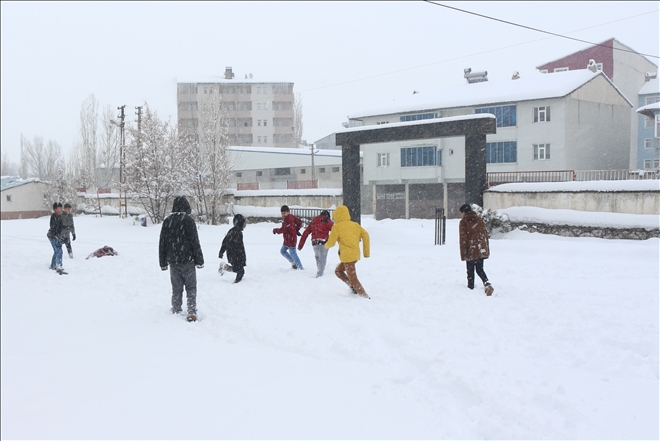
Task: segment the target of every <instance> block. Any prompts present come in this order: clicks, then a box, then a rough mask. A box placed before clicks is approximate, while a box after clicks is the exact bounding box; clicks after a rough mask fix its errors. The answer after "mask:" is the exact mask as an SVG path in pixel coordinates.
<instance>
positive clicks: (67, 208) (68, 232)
mask: <svg viewBox="0 0 660 441" xmlns="http://www.w3.org/2000/svg"><path fill="white" fill-rule="evenodd" d="M62 239H64V245H66V250H67V252H68V253H69V258H71V259H73V249H71V241H72V240H76V227H75V226H74V225H73V214H71V204H69V203H68V202H67V203H66V204H64V211H63V212H62Z"/></svg>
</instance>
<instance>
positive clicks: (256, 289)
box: [0, 216, 659, 439]
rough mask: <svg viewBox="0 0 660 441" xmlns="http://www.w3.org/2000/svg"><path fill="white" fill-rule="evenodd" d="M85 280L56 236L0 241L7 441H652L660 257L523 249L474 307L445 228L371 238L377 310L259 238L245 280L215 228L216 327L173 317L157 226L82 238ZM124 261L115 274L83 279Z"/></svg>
mask: <svg viewBox="0 0 660 441" xmlns="http://www.w3.org/2000/svg"><path fill="white" fill-rule="evenodd" d="M75 223H76V231H77V237H78V239H77V240H76V241H75V242H73V246H74V252H75V258H74V259H73V260H70V259H69V258H68V257H66V254H65V257H64V264H65V268H66V269H67V270H68V271H69V275H65V276H60V275H58V274H56V273H54V272H53V271H50V270H49V269H48V265H49V263H50V258H51V255H52V249H51V247H50V244H49V242H48V240H47V239H46V230H47V229H48V218H41V219H32V220H14V221H2V223H1V225H0V226H1V230H2V247H1V253H2V271H1V274H2V276H1V282H2V305H1V306H2V329H1V331H2V384H1V386H2V392H1V394H2V415H1V417H2V434H1V435H2V438H3V439H38V438H40V439H101V438H103V439H126V438H130V439H145V438H149V439H202V438H205V439H208V438H215V439H259V438H268V439H347V438H348V439H425V438H426V439H428V438H433V439H447V438H451V439H477V438H492V439H658V437H659V417H658V415H659V409H658V402H659V394H658V391H659V388H658V343H659V328H658V311H659V305H658V288H659V274H658V272H659V269H658V268H659V241H658V239H651V240H646V241H623V240H604V239H595V238H565V237H556V236H547V235H542V234H533V233H527V232H522V231H513V232H511V233H507V234H504V235H498V236H496V237H494V238H492V239H491V256H492V257H491V258H490V259H488V260H487V261H486V265H485V269H486V272H487V273H488V275H489V277H490V279H491V281H492V282H493V285H494V286H495V294H494V295H493V297H486V296H485V295H484V293H483V291H482V290H480V289H476V290H474V291H470V290H468V289H467V288H466V282H465V266H464V263H463V262H461V261H460V258H459V253H458V244H457V230H458V221H457V220H449V221H448V222H447V229H448V232H447V244H446V245H444V246H436V245H433V239H434V231H433V221H432V220H383V221H374V220H373V219H372V218H371V217H363V220H362V225H363V226H364V227H365V228H366V229H367V231H369V233H370V235H371V248H372V249H371V252H372V257H371V258H369V259H362V260H360V262H359V263H358V265H357V270H358V276H359V278H360V280H361V281H362V283H363V285H364V286H365V288H366V290H367V292H368V293H369V294H370V295H371V300H366V299H362V298H358V297H356V296H354V295H352V294H350V293H349V290H348V288H347V287H346V286H345V285H343V284H342V283H341V282H340V281H339V280H338V279H337V278H336V277H335V276H334V274H333V268H334V266H335V265H336V263H337V262H338V258H337V254H336V251H337V249H336V248H334V249H332V250H331V251H330V253H329V255H328V260H329V262H328V268H327V270H326V275H325V276H324V277H323V278H320V279H315V278H313V276H314V272H315V271H314V269H315V264H314V260H313V253H312V249H311V246H310V245H309V243H308V244H307V245H306V247H305V249H303V251H302V252H301V253H300V254H301V258H302V261H303V264H304V265H305V267H306V270H305V271H294V270H292V269H291V267H290V265H289V264H288V263H287V262H286V261H285V260H284V259H283V258H282V257H281V256H280V255H279V248H280V246H281V241H282V237H281V236H274V235H273V234H272V232H271V230H272V228H273V227H274V225H275V224H272V223H260V224H250V225H248V226H247V228H246V230H245V242H246V248H247V254H248V267H247V268H246V276H245V280H244V281H243V282H242V283H240V284H237V285H234V284H232V281H233V274H226V275H224V276H222V277H221V276H220V275H219V274H218V273H217V271H216V270H217V266H218V262H219V259H218V257H217V253H218V250H219V248H220V243H221V241H222V238H223V237H224V235H225V233H226V232H227V230H228V229H229V226H228V225H222V226H200V228H199V234H200V239H201V242H202V247H203V251H204V256H205V259H206V266H205V267H204V269H202V270H199V271H198V285H199V293H198V308H199V317H200V319H201V320H200V321H199V322H197V323H187V322H186V321H185V320H184V318H183V316H173V315H172V314H170V312H169V306H170V282H169V275H168V273H166V272H162V271H161V270H160V268H159V265H158V258H157V247H158V235H159V232H160V225H151V224H149V225H148V226H147V227H146V228H145V227H141V226H140V225H139V224H138V223H135V224H134V222H133V220H132V219H125V220H121V219H118V218H117V217H103V218H97V217H94V216H78V217H76V218H75ZM103 245H109V246H112V247H114V248H115V249H116V250H117V251H118V252H119V253H120V254H119V256H116V257H103V258H93V259H89V260H85V257H86V256H87V255H88V254H89V253H91V252H92V251H94V250H96V249H97V248H100V247H102V246H103Z"/></svg>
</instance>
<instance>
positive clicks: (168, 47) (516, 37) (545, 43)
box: [0, 0, 660, 162]
mask: <svg viewBox="0 0 660 441" xmlns="http://www.w3.org/2000/svg"><path fill="white" fill-rule="evenodd" d="M438 3H441V4H445V5H449V6H452V7H457V8H461V9H466V10H469V11H472V12H475V13H479V14H483V15H488V16H492V17H496V18H499V19H502V20H506V21H511V22H516V23H519V24H523V25H525V26H529V27H535V28H540V29H543V30H546V31H549V32H553V33H558V34H564V35H568V36H570V37H573V38H577V39H580V40H586V41H589V42H593V43H601V42H603V41H605V40H607V39H609V38H611V37H614V38H616V39H618V40H619V41H621V42H622V43H624V44H626V45H628V46H630V47H631V48H633V49H634V50H636V51H638V52H640V53H644V54H650V55H654V56H656V57H657V56H658V53H659V48H658V46H659V41H660V32H659V29H658V28H659V22H660V19H659V13H658V9H659V5H660V3H659V2H631V1H629V2H438ZM1 43H2V64H1V66H2V91H1V92H2V93H1V95H0V96H1V99H2V144H1V145H2V151H3V153H4V152H5V151H6V152H7V153H8V154H9V157H10V159H11V160H12V161H14V162H18V161H19V158H20V136H21V134H23V135H25V136H26V137H28V138H30V139H31V138H32V137H33V136H42V137H43V138H44V139H45V140H48V139H52V140H54V141H57V142H58V143H59V144H60V145H61V146H62V147H63V149H64V152H65V154H68V151H69V150H70V148H71V146H72V145H73V144H74V143H75V142H76V141H77V139H78V125H79V118H80V107H81V104H82V103H83V101H84V100H85V99H87V97H89V95H90V94H93V95H95V97H96V98H97V100H98V101H99V102H100V104H101V105H102V106H104V105H106V104H109V105H112V106H113V108H116V107H117V106H120V105H123V104H126V106H127V116H128V118H129V120H132V119H134V111H135V110H134V107H135V106H139V105H143V104H144V103H145V102H147V103H148V104H149V106H150V107H151V108H152V109H154V110H156V111H157V112H158V113H159V114H160V115H161V116H162V117H167V116H171V118H172V121H173V122H174V121H176V78H177V77H178V76H189V75H205V76H208V75H221V74H222V73H223V72H224V69H225V67H226V66H231V67H232V68H233V70H234V72H235V73H236V79H237V80H239V79H241V78H244V77H245V74H249V73H252V74H253V77H254V78H253V79H255V80H259V79H263V80H264V81H290V82H293V83H294V92H296V93H300V94H301V96H302V100H303V114H304V120H303V123H304V134H303V139H306V140H307V141H309V142H313V141H316V140H318V139H320V138H322V137H324V136H326V135H328V134H331V133H333V132H335V131H336V130H339V129H341V123H342V122H344V121H346V117H347V115H349V114H351V113H355V112H356V111H359V110H362V109H365V108H370V107H374V106H378V105H381V104H385V103H388V102H391V101H392V100H395V99H397V98H399V97H403V96H406V95H409V94H412V92H413V90H417V91H419V92H420V93H424V91H425V90H431V89H433V88H436V87H438V86H446V85H451V84H456V85H460V84H464V82H465V80H464V78H463V69H464V68H467V67H471V68H472V70H473V71H482V70H487V71H488V78H489V79H490V80H496V79H508V78H510V77H511V74H512V72H513V71H519V72H520V74H521V75H522V76H524V75H535V74H536V69H535V67H536V66H538V65H540V64H542V63H544V62H547V61H552V60H554V59H556V58H560V57H562V56H564V55H567V54H570V53H572V52H575V51H578V50H581V49H584V48H586V47H588V46H589V45H588V44H586V43H581V42H577V41H571V40H568V39H564V38H559V37H552V36H549V35H547V34H542V33H539V32H535V31H532V30H528V29H523V28H520V27H515V26H511V25H509V24H504V23H501V22H496V21H492V20H488V19H484V18H481V17H477V16H474V15H470V14H466V13H462V12H458V11H454V10H450V9H448V8H444V7H441V6H437V5H434V4H430V3H427V2H424V1H413V0H409V1H404V2H235V3H234V2H228V1H223V2H11V1H3V2H2V39H1ZM648 58H649V60H651V61H652V62H653V63H655V64H656V65H658V58H654V57H648Z"/></svg>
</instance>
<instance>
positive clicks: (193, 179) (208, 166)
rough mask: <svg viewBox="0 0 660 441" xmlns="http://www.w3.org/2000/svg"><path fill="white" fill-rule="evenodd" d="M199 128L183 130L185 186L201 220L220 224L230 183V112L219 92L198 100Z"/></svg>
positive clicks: (182, 145)
mask: <svg viewBox="0 0 660 441" xmlns="http://www.w3.org/2000/svg"><path fill="white" fill-rule="evenodd" d="M198 124H199V131H198V132H197V131H192V130H191V131H185V132H183V133H182V134H181V147H182V150H183V151H184V158H185V163H184V164H185V166H184V169H185V173H184V179H185V183H186V187H187V189H188V191H189V192H190V195H191V196H192V197H193V199H194V202H195V205H196V206H197V209H198V213H197V214H198V216H199V218H200V220H202V221H210V222H211V224H213V225H217V224H218V223H219V221H220V206H221V205H222V198H223V196H224V193H225V190H226V188H227V186H228V184H229V173H230V168H231V167H230V164H229V155H228V151H227V146H228V145H229V136H228V132H229V114H228V112H227V109H226V108H225V106H224V104H223V102H222V96H221V95H220V94H219V93H214V94H210V95H208V98H206V97H205V98H203V99H202V100H201V101H200V102H199V111H198Z"/></svg>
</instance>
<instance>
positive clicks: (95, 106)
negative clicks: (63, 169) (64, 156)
mask: <svg viewBox="0 0 660 441" xmlns="http://www.w3.org/2000/svg"><path fill="white" fill-rule="evenodd" d="M98 119H99V103H98V101H97V100H96V98H95V97H94V95H90V96H89V97H88V98H87V100H85V101H84V102H83V103H82V105H81V107H80V127H79V133H80V141H79V142H78V143H76V144H75V145H74V147H73V151H72V154H71V158H70V163H71V168H70V169H71V170H72V171H73V173H74V179H75V184H76V186H78V187H96V186H97V182H96V165H97V162H96V156H97V147H98Z"/></svg>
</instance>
